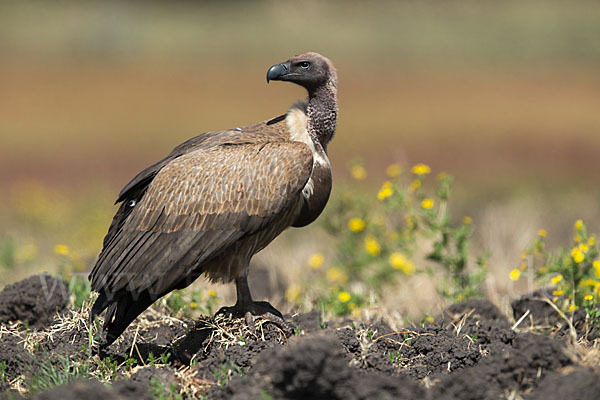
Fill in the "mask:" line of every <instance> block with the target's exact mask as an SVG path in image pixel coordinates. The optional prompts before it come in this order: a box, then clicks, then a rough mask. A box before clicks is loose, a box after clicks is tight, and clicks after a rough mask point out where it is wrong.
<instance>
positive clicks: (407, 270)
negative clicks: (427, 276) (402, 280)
mask: <svg viewBox="0 0 600 400" xmlns="http://www.w3.org/2000/svg"><path fill="white" fill-rule="evenodd" d="M402 272H404V274H405V275H408V276H412V275H413V274H414V273H415V264H413V263H412V262H410V261H407V262H406V263H405V264H404V266H403V267H402Z"/></svg>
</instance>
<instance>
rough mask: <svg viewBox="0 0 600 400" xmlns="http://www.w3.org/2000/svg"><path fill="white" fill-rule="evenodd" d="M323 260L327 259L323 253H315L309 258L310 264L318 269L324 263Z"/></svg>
mask: <svg viewBox="0 0 600 400" xmlns="http://www.w3.org/2000/svg"><path fill="white" fill-rule="evenodd" d="M323 261H325V256H324V255H323V254H322V253H315V254H313V255H312V256H310V258H309V259H308V266H309V267H311V268H312V269H318V268H321V266H322V265H323Z"/></svg>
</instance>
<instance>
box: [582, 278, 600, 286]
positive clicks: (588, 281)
mask: <svg viewBox="0 0 600 400" xmlns="http://www.w3.org/2000/svg"><path fill="white" fill-rule="evenodd" d="M598 283H599V282H596V281H595V280H593V279H584V280H583V281H581V285H582V286H596V285H597V284H598Z"/></svg>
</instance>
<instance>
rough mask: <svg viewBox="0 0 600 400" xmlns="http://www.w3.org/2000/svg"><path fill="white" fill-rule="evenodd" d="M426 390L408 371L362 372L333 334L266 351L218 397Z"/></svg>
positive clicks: (390, 394)
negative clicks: (396, 373)
mask: <svg viewBox="0 0 600 400" xmlns="http://www.w3.org/2000/svg"><path fill="white" fill-rule="evenodd" d="M424 394H425V393H424V391H423V389H421V388H420V387H419V385H418V383H416V382H413V381H411V380H410V379H408V378H406V377H401V376H397V377H391V376H386V375H383V374H380V373H373V372H372V373H366V374H365V373H361V372H360V371H359V370H358V369H356V368H352V367H351V366H350V365H349V364H348V361H347V360H346V358H345V355H344V352H343V349H342V348H341V346H340V343H339V341H338V340H337V338H336V337H335V336H332V335H313V336H312V337H306V338H304V339H302V340H293V341H291V342H290V344H289V345H288V346H287V347H284V348H276V349H271V350H268V351H265V352H264V353H263V354H261V355H260V357H259V358H258V360H257V362H256V365H255V366H254V369H253V372H252V373H251V374H249V375H247V376H245V377H241V378H237V379H234V380H233V381H232V382H231V383H230V384H229V385H228V386H227V387H226V388H225V389H223V390H220V391H216V392H215V393H214V394H213V396H212V397H213V398H214V399H238V400H242V399H257V398H261V397H262V398H273V399H308V398H311V399H348V400H353V399H374V398H377V399H414V398H422V397H423V396H424Z"/></svg>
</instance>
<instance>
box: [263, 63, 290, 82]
mask: <svg viewBox="0 0 600 400" xmlns="http://www.w3.org/2000/svg"><path fill="white" fill-rule="evenodd" d="M289 72H290V62H289V61H287V62H284V63H280V64H275V65H273V66H272V67H271V68H269V70H268V71H267V83H269V81H281V80H284V76H286V75H287V74H288V73H289Z"/></svg>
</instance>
